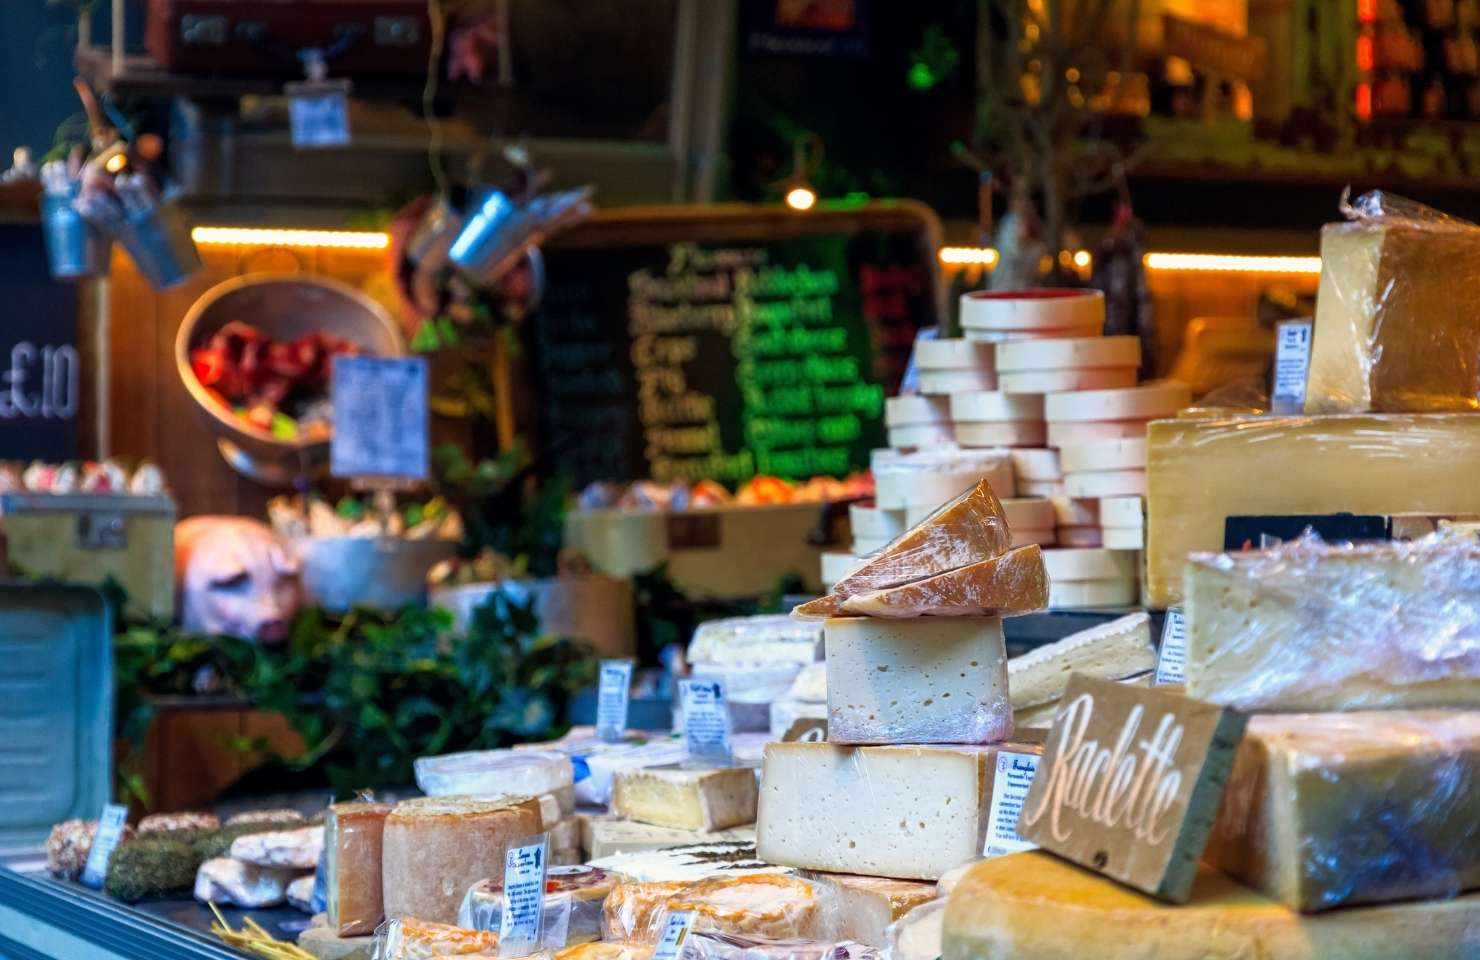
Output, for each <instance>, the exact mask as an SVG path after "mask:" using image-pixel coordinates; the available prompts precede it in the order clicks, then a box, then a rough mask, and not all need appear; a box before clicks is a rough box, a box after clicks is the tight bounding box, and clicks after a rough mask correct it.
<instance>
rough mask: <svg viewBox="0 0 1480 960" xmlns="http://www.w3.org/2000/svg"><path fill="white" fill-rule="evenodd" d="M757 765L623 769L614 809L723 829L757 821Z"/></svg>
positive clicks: (661, 821) (647, 819)
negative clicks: (716, 767) (720, 767)
mask: <svg viewBox="0 0 1480 960" xmlns="http://www.w3.org/2000/svg"><path fill="white" fill-rule="evenodd" d="M755 804H756V784H755V771H754V770H753V769H751V768H750V767H727V768H723V769H712V768H691V767H686V766H671V767H648V768H647V769H643V770H623V771H621V772H620V773H618V774H617V776H616V780H615V782H614V784H613V790H612V811H613V812H614V813H616V814H617V815H618V816H622V817H626V818H627V819H629V820H636V821H637V822H638V823H650V824H653V825H654V826H659V827H676V828H677V829H680V830H723V829H725V828H726V827H736V826H740V825H742V824H746V823H754V822H755Z"/></svg>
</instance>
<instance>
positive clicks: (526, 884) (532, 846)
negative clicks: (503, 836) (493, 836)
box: [498, 833, 550, 957]
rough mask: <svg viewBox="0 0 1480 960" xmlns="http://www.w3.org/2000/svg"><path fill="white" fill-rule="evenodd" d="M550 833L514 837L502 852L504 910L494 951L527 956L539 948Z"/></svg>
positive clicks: (502, 954) (504, 955) (542, 927)
mask: <svg viewBox="0 0 1480 960" xmlns="http://www.w3.org/2000/svg"><path fill="white" fill-rule="evenodd" d="M549 861H550V835H549V834H548V833H542V834H540V835H539V836H536V837H526V838H525V839H523V840H520V841H517V843H516V844H515V845H514V846H511V847H509V849H508V851H507V852H505V853H504V913H503V917H502V918H501V919H500V921H499V929H498V955H499V956H501V957H527V956H529V955H530V954H532V953H534V952H535V951H536V950H538V949H539V947H540V943H541V937H542V935H543V933H544V922H545V872H546V871H547V870H548V869H549V866H550V862H549Z"/></svg>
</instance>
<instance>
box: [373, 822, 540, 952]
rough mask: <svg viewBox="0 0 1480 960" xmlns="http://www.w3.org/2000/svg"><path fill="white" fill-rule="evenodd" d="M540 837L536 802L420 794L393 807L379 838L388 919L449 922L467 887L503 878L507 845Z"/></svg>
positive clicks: (455, 914)
mask: <svg viewBox="0 0 1480 960" xmlns="http://www.w3.org/2000/svg"><path fill="white" fill-rule="evenodd" d="M539 832H540V807H539V803H538V802H537V801H535V800H533V799H528V800H523V801H513V800H509V801H484V800H476V799H473V798H471V797H423V798H419V799H416V800H406V801H403V802H401V803H399V804H397V805H396V807H395V809H394V810H392V811H391V812H390V815H389V816H387V817H386V819H385V832H384V837H383V840H382V847H383V850H382V871H381V885H382V889H383V890H384V896H385V915H386V916H387V917H416V918H418V919H422V920H431V921H435V922H437V923H452V922H453V921H455V920H456V919H457V909H458V907H459V906H460V905H461V904H462V898H463V895H464V894H465V893H467V890H468V888H469V887H471V886H472V885H473V884H475V883H477V882H478V881H479V880H482V879H484V878H485V877H492V876H502V875H503V870H504V852H505V850H506V848H507V847H508V845H509V844H510V843H511V842H513V841H515V840H519V839H522V838H524V837H529V836H533V835H534V834H537V833H539Z"/></svg>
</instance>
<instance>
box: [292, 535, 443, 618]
mask: <svg viewBox="0 0 1480 960" xmlns="http://www.w3.org/2000/svg"><path fill="white" fill-rule="evenodd" d="M296 546H297V548H298V556H299V559H301V560H302V562H303V568H302V574H301V582H302V583H303V594H304V598H305V599H306V600H307V601H308V602H309V603H313V604H317V605H319V606H321V607H323V608H324V609H325V610H332V611H335V612H340V611H344V610H349V609H351V608H352V607H374V608H376V609H378V610H398V609H400V608H401V607H404V606H406V604H408V603H419V602H420V601H422V600H424V599H425V598H426V592H427V586H426V584H427V572H428V571H429V570H431V569H432V567H433V566H434V565H436V564H438V563H440V562H441V561H443V560H450V559H451V558H452V557H453V556H454V555H456V553H457V542H456V541H455V540H403V539H400V538H397V537H385V538H381V537H307V538H304V539H302V540H299V541H297V544H296Z"/></svg>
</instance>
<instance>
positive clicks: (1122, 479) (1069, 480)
mask: <svg viewBox="0 0 1480 960" xmlns="http://www.w3.org/2000/svg"><path fill="white" fill-rule="evenodd" d="M1064 492H1065V493H1067V494H1068V495H1069V496H1071V497H1136V496H1145V495H1146V471H1145V470H1104V471H1100V472H1097V473H1066V474H1064Z"/></svg>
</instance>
